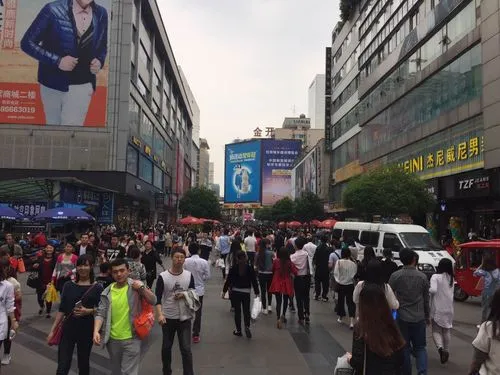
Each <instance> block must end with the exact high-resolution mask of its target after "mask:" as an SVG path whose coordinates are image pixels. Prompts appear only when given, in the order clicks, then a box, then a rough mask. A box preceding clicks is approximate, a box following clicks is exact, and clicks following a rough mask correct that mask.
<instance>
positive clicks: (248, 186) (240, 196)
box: [224, 141, 261, 203]
mask: <svg viewBox="0 0 500 375" xmlns="http://www.w3.org/2000/svg"><path fill="white" fill-rule="evenodd" d="M260 159H261V153H260V141H249V142H242V143H233V144H229V145H226V153H225V163H224V166H225V168H224V202H226V203H252V202H260V193H261V179H260V173H261V169H260Z"/></svg>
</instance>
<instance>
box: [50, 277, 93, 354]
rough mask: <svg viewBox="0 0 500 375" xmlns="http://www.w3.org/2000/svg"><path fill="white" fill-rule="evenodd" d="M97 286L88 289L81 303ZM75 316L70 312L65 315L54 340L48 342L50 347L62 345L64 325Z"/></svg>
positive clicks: (55, 328)
mask: <svg viewBox="0 0 500 375" xmlns="http://www.w3.org/2000/svg"><path fill="white" fill-rule="evenodd" d="M96 285H97V283H94V284H92V286H91V287H90V288H88V289H87V291H86V292H85V293H84V294H83V296H82V298H81V301H83V299H84V298H85V297H86V296H87V295H88V294H89V292H90V291H91V290H92V289H94V287H95V286H96ZM72 315H73V311H72V312H70V313H69V314H68V315H65V316H64V317H63V318H62V319H61V320H60V321H59V323H58V324H57V326H55V327H54V334H53V335H52V338H51V339H50V341H49V342H48V344H49V346H54V345H59V344H60V343H61V338H62V334H63V330H64V324H65V323H66V321H67V320H68V319H69V318H70V317H71V316H72Z"/></svg>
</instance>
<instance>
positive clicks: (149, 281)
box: [146, 272, 156, 289]
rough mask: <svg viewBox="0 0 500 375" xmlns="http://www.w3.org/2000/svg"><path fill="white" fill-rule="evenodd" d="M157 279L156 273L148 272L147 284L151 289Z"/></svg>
mask: <svg viewBox="0 0 500 375" xmlns="http://www.w3.org/2000/svg"><path fill="white" fill-rule="evenodd" d="M155 280H156V275H153V274H150V273H149V272H148V273H147V274H146V284H147V286H148V288H149V289H151V288H152V287H153V283H154V282H155Z"/></svg>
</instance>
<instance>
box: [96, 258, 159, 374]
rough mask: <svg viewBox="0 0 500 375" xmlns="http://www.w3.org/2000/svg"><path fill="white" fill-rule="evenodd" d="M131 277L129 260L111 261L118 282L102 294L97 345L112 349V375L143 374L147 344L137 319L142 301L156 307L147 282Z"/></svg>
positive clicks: (97, 327) (97, 323) (110, 350)
mask: <svg viewBox="0 0 500 375" xmlns="http://www.w3.org/2000/svg"><path fill="white" fill-rule="evenodd" d="M129 274H130V270H129V267H128V263H127V261H126V260H125V259H123V258H118V259H115V260H114V261H113V262H111V275H112V276H113V280H114V283H112V284H111V285H109V286H108V287H107V288H106V289H104V291H103V292H102V294H101V301H100V303H99V307H98V308H97V314H96V317H95V323H94V343H95V344H96V345H101V343H102V344H103V345H105V346H106V348H107V349H108V353H109V357H110V361H111V374H112V375H138V374H139V364H140V360H141V347H142V344H143V341H141V340H140V339H139V338H138V337H137V334H136V332H135V329H134V322H133V319H134V317H135V316H136V314H138V313H140V311H137V309H141V299H144V300H145V301H147V303H149V304H150V305H155V304H156V296H155V295H154V293H153V292H152V291H151V290H150V289H148V288H147V287H146V286H145V285H144V283H143V282H141V281H139V280H132V279H130V278H129ZM101 329H102V333H101ZM101 335H102V336H101Z"/></svg>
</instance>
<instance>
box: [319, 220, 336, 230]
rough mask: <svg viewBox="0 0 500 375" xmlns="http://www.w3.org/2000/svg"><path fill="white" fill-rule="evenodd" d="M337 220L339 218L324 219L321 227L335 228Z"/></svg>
mask: <svg viewBox="0 0 500 375" xmlns="http://www.w3.org/2000/svg"><path fill="white" fill-rule="evenodd" d="M336 222H337V220H335V219H327V220H324V221H322V222H321V224H320V225H321V228H327V229H330V228H333V227H334V226H335V223H336Z"/></svg>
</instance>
